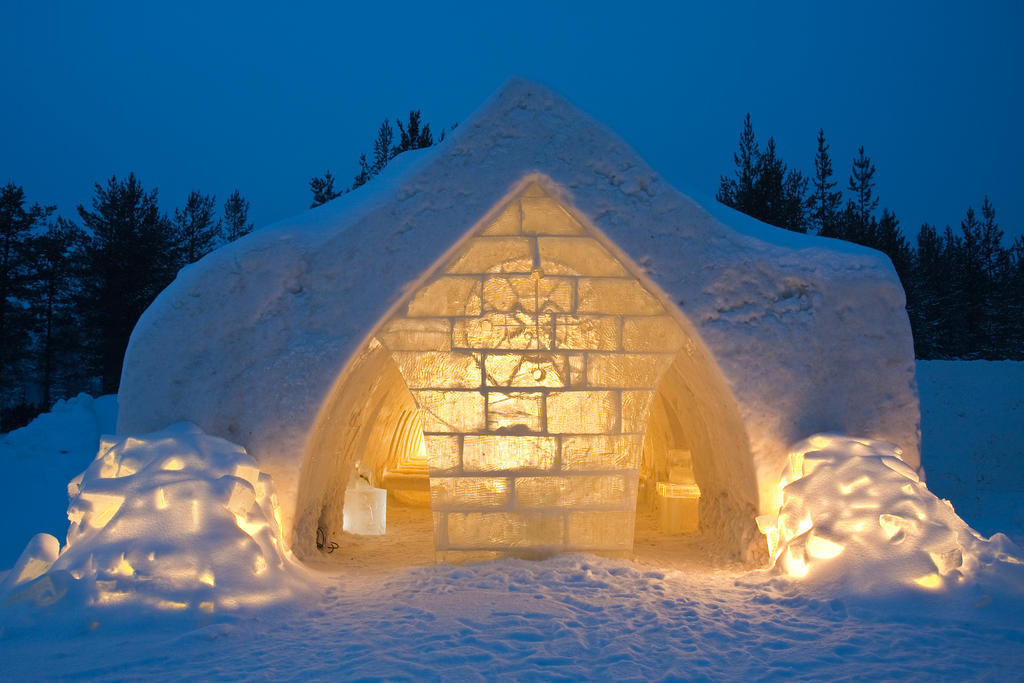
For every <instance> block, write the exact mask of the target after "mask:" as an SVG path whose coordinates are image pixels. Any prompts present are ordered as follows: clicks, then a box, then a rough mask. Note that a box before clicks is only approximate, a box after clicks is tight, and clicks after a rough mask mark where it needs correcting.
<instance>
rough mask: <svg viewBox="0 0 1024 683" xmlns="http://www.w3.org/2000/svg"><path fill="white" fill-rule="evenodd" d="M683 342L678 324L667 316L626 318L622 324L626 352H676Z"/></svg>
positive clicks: (683, 338)
mask: <svg viewBox="0 0 1024 683" xmlns="http://www.w3.org/2000/svg"><path fill="white" fill-rule="evenodd" d="M685 342H686V335H684V334H683V331H682V330H681V329H680V328H679V324H678V323H676V321H675V320H673V319H672V318H670V317H669V316H667V315H657V316H644V317H642V318H626V319H625V320H624V321H623V324H622V348H623V349H624V350H626V351H678V350H679V349H681V348H682V347H683V344H684V343H685Z"/></svg>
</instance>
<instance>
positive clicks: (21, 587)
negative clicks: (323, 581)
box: [5, 423, 294, 613]
mask: <svg viewBox="0 0 1024 683" xmlns="http://www.w3.org/2000/svg"><path fill="white" fill-rule="evenodd" d="M68 494H69V497H70V498H71V504H70V506H69V507H68V513H67V514H68V519H70V521H71V526H70V529H69V530H68V536H67V545H66V546H65V547H64V548H63V550H62V551H61V552H60V554H59V556H57V557H56V558H55V559H54V558H53V552H52V550H53V546H54V545H55V544H56V539H52V537H48V536H47V535H45V534H40V535H39V536H37V537H36V539H34V540H33V542H32V543H30V545H29V547H28V548H26V550H25V552H24V553H23V555H22V557H21V558H20V559H19V561H18V563H17V565H16V568H15V571H12V572H11V574H10V576H9V577H8V579H7V582H6V586H5V588H6V590H7V592H8V593H9V595H7V596H6V602H7V603H8V604H12V603H18V602H25V603H27V604H30V605H36V606H47V605H51V604H54V603H58V602H60V603H61V604H62V606H64V607H72V606H75V605H82V604H84V605H88V606H106V605H117V604H133V605H144V606H149V607H153V608H157V609H162V610H171V611H182V610H190V609H191V610H198V611H199V612H206V613H210V612H213V611H215V610H218V609H221V608H228V609H233V608H237V607H241V606H249V605H262V604H266V603H269V602H273V601H275V600H278V599H281V598H283V597H285V596H287V595H288V594H289V591H290V589H291V588H293V587H294V583H293V581H292V580H291V579H290V578H289V575H288V574H287V573H286V571H285V559H284V556H283V554H282V551H281V541H280V519H279V517H278V515H279V512H278V506H277V500H276V497H275V495H274V491H273V485H272V482H271V480H270V477H269V476H268V475H266V474H264V473H261V472H260V471H259V469H258V468H257V467H256V463H255V461H254V460H253V459H252V458H251V457H250V456H249V455H248V454H247V453H246V452H245V450H244V449H243V448H242V447H241V446H237V445H235V444H232V443H230V442H228V441H225V440H223V439H219V438H215V437H211V436H208V435H206V434H204V433H203V432H202V431H201V430H200V429H199V428H198V427H196V426H194V425H192V424H189V423H179V424H176V425H173V426H171V427H168V428H167V429H164V430H162V431H159V432H154V433H152V434H147V435H144V436H128V437H124V438H120V439H118V440H116V441H108V440H106V439H104V440H103V441H101V445H100V449H99V454H98V455H97V456H96V459H95V460H94V461H93V463H92V464H91V465H90V466H89V468H88V469H87V470H86V471H85V472H83V473H82V474H80V475H79V476H78V477H76V478H75V479H74V480H73V481H72V482H71V483H70V484H69V485H68ZM47 539H49V540H47ZM51 563H52V564H51ZM47 565H49V567H48V569H47ZM21 568H29V570H28V571H25V570H23V569H21ZM43 570H45V573H43ZM40 574H42V575H41V576H39V575H40ZM35 576H38V577H39V578H34V577H35ZM32 579H34V580H32ZM67 603H70V604H67Z"/></svg>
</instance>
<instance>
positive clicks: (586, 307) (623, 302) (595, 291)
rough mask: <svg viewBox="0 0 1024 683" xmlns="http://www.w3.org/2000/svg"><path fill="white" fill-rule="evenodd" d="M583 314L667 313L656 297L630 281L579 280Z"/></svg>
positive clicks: (634, 281) (627, 279)
mask: <svg viewBox="0 0 1024 683" xmlns="http://www.w3.org/2000/svg"><path fill="white" fill-rule="evenodd" d="M578 286H579V297H580V300H579V310H580V312H581V313H609V314H612V315H622V314H625V315H656V314H658V313H664V312H665V309H664V308H662V306H661V304H660V303H658V300H657V299H656V298H654V295H653V294H651V293H650V292H648V291H647V290H646V289H645V288H644V286H643V285H642V284H640V282H638V281H637V280H633V279H630V278H610V277H609V278H580V280H579V285H578Z"/></svg>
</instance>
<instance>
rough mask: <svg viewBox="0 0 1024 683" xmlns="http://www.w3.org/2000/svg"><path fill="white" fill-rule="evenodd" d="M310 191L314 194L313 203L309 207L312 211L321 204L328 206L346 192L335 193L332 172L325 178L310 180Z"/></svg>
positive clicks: (326, 174) (328, 172) (325, 175)
mask: <svg viewBox="0 0 1024 683" xmlns="http://www.w3.org/2000/svg"><path fill="white" fill-rule="evenodd" d="M309 189H310V191H311V192H312V193H313V203H312V204H310V205H309V208H311V209H315V208H316V207H318V206H320V205H321V204H326V203H327V202H329V201H331V200H332V199H336V198H338V197H340V196H341V195H343V194H345V193H344V191H342V192H335V191H334V176H333V175H331V171H330V170H328V171H327V173H325V174H324V175H323V177H317V178H313V179H312V180H310V181H309Z"/></svg>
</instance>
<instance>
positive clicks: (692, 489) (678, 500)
mask: <svg viewBox="0 0 1024 683" xmlns="http://www.w3.org/2000/svg"><path fill="white" fill-rule="evenodd" d="M656 488H657V496H658V523H659V525H660V526H661V530H662V531H664V532H665V533H667V534H686V533H691V532H693V531H696V530H697V529H698V528H699V527H700V489H699V488H697V485H696V484H672V483H669V482H664V481H659V482H658V484H657V487H656Z"/></svg>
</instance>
